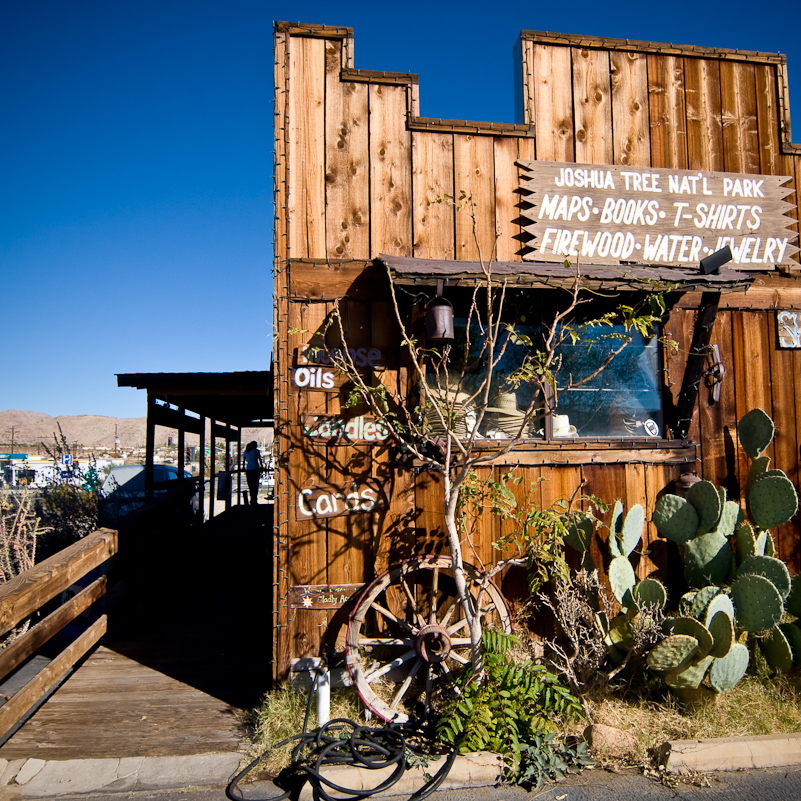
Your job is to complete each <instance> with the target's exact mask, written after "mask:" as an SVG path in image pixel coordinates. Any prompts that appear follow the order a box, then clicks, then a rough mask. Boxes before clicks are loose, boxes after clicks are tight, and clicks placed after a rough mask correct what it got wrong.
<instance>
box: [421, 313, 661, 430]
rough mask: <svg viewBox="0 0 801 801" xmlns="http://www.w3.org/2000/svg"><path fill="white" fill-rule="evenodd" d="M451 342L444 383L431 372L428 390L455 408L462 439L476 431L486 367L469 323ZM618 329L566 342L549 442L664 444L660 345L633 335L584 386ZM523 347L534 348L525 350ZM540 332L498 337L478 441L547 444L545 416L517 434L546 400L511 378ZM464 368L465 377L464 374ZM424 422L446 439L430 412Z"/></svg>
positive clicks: (459, 324) (530, 328)
mask: <svg viewBox="0 0 801 801" xmlns="http://www.w3.org/2000/svg"><path fill="white" fill-rule="evenodd" d="M454 333H455V340H454V342H453V345H452V346H451V361H450V364H449V370H448V375H447V378H446V377H445V375H444V373H443V372H442V371H440V372H439V373H437V371H436V370H435V369H434V363H433V362H432V365H431V369H429V370H428V372H427V375H426V383H427V385H428V388H429V393H430V394H431V396H432V397H440V398H443V399H444V398H445V397H446V394H447V397H448V399H449V402H450V403H452V404H453V411H454V415H453V426H454V430H455V431H456V433H457V434H458V435H459V436H460V437H467V436H469V435H470V434H471V433H472V432H473V431H474V429H475V428H476V424H477V415H476V407H477V406H479V405H480V404H481V398H480V397H479V398H474V399H472V400H471V396H472V395H474V394H475V393H476V392H478V391H480V390H481V382H482V380H483V378H484V376H485V375H486V370H487V364H488V360H489V350H488V347H487V337H486V332H485V330H484V329H483V328H482V327H481V326H480V325H479V324H478V323H476V322H471V324H470V331H469V347H468V329H467V318H465V317H462V318H458V317H457V318H455V319H454ZM626 336H627V335H626V332H625V329H624V328H623V326H620V325H613V326H599V327H597V328H596V329H588V330H587V331H586V332H584V333H583V335H582V338H581V340H580V341H578V342H576V343H575V344H571V342H570V340H569V339H568V340H567V342H565V343H564V344H563V345H562V346H561V348H560V350H559V355H560V357H561V368H560V369H559V371H558V373H557V375H556V388H557V407H556V409H555V410H554V413H553V415H552V436H553V439H555V440H561V439H566V438H593V439H597V438H626V439H630V438H632V437H636V438H647V437H657V438H659V437H662V436H663V431H664V428H663V413H662V397H661V390H660V381H659V377H660V344H659V337H658V336H653V337H650V338H649V339H647V340H646V339H644V338H643V337H642V336H641V335H640V334H638V333H636V332H635V333H634V335H633V340H632V342H630V343H629V344H627V345H626V347H625V348H624V349H623V350H622V351H621V352H620V353H618V354H617V355H616V356H615V357H614V358H613V359H612V361H611V362H610V363H609V364H607V365H606V366H605V367H604V368H603V369H602V370H601V371H600V372H599V373H598V375H596V376H594V377H593V378H590V379H588V378H587V377H588V376H590V375H592V374H593V373H594V372H595V371H596V370H597V369H598V367H599V366H600V365H602V364H603V363H604V360H606V359H607V358H608V356H609V354H610V353H611V352H612V351H613V350H615V349H617V348H618V347H619V346H620V344H621V342H622V341H623V340H624V339H625V337H626ZM528 343H531V344H530V345H529V344H528ZM541 343H542V327H541V326H540V325H539V324H538V323H537V324H531V323H530V322H524V323H520V322H519V321H518V322H517V323H516V325H515V331H514V334H510V333H509V332H507V331H504V332H503V333H502V334H501V336H500V337H499V343H498V348H497V350H496V356H498V354H499V352H500V351H501V350H503V353H502V355H501V356H500V359H499V360H498V362H497V364H496V366H495V369H494V372H493V378H492V384H491V387H490V393H489V397H490V402H489V405H488V408H487V410H486V414H485V415H484V419H483V421H482V422H481V424H480V425H479V427H478V431H477V438H478V439H508V438H512V437H517V436H518V435H521V434H522V436H523V437H524V438H528V439H532V438H533V439H543V438H544V437H545V428H546V427H545V421H544V419H543V418H542V414H541V413H540V414H535V415H534V417H533V419H532V420H531V421H530V422H529V423H527V424H526V426H525V428H523V430H522V432H521V426H522V424H523V420H524V417H525V415H526V411H527V410H528V409H529V408H530V407H533V408H535V409H539V410H540V412H541V410H542V408H543V407H544V405H545V404H544V399H543V397H542V394H541V393H540V392H539V389H538V388H537V387H536V386H535V384H533V383H531V382H523V383H518V382H517V381H515V378H514V374H515V373H516V372H517V371H518V370H519V369H520V367H521V365H522V364H524V362H525V361H526V357H527V355H529V354H531V353H532V352H533V351H534V350H536V349H537V348H538V347H540V346H541ZM462 368H463V369H462ZM427 420H428V423H429V425H430V426H431V429H432V434H434V435H439V436H443V435H444V433H445V427H444V426H443V425H442V422H441V421H440V420H439V419H438V417H437V415H436V414H435V413H432V410H431V409H429V410H428V412H427Z"/></svg>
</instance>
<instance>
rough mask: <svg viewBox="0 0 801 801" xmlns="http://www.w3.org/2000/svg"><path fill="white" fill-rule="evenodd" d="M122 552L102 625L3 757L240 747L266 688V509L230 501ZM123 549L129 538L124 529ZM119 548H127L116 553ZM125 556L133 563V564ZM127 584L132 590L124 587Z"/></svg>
mask: <svg viewBox="0 0 801 801" xmlns="http://www.w3.org/2000/svg"><path fill="white" fill-rule="evenodd" d="M158 536H160V535H159V534H158V532H155V533H154V532H152V531H151V532H148V534H147V536H146V540H150V541H151V544H153V545H154V546H156V545H157V546H158V547H155V548H153V549H151V548H146V549H144V550H142V549H141V546H142V541H141V539H139V538H137V540H136V543H135V546H136V548H137V549H138V550H139V551H141V553H143V554H147V557H146V558H144V557H142V558H139V557H137V558H138V562H134V563H131V561H129V562H128V563H127V564H128V570H127V573H128V575H127V578H126V585H128V584H130V585H131V586H130V587H128V588H127V592H126V598H127V599H128V600H127V601H126V603H125V605H124V608H123V609H121V610H120V611H119V612H118V613H116V614H115V612H113V611H112V612H110V613H109V633H108V634H107V635H106V637H105V638H104V639H103V641H102V642H101V644H100V646H99V647H98V648H96V649H95V650H94V651H93V652H92V653H91V654H90V655H89V656H88V658H87V659H86V660H85V661H84V662H83V663H82V664H81V665H80V666H79V667H78V668H77V669H76V670H75V671H74V672H73V673H72V675H70V676H69V678H68V679H67V680H66V681H65V682H64V683H63V684H62V685H61V687H59V689H58V690H56V692H55V693H54V694H53V695H52V696H51V697H50V698H49V699H48V700H47V701H46V702H45V703H44V704H43V705H42V706H41V708H40V709H39V710H38V711H37V712H36V713H35V714H34V715H33V716H32V717H31V718H30V719H29V720H28V721H27V722H26V723H25V724H24V725H23V726H22V727H21V728H20V729H19V730H18V731H17V732H16V733H15V734H14V735H13V736H12V737H11V738H10V739H9V740H8V741H7V742H6V743H5V744H4V745H3V746H1V747H0V758H5V759H8V760H11V759H23V758H30V757H36V758H38V759H45V760H67V759H102V758H122V757H135V756H185V755H192V754H206V753H217V752H232V751H237V750H239V749H240V748H241V744H242V736H243V719H244V713H245V711H246V710H247V709H249V708H251V707H253V706H255V705H256V704H257V703H258V701H259V699H260V698H261V696H262V695H263V694H264V693H265V692H266V691H267V690H268V689H269V680H270V668H271V665H270V659H271V636H272V614H270V602H271V592H272V581H271V579H270V555H269V548H268V542H269V541H270V539H271V537H272V510H271V508H270V507H268V506H267V505H266V504H265V505H263V506H259V507H257V508H255V509H252V508H248V507H235V508H234V509H231V510H230V511H229V512H228V513H226V514H224V515H221V516H219V517H218V518H215V519H214V520H212V521H211V522H209V523H207V524H206V525H205V526H204V527H203V529H202V530H201V531H199V532H198V531H195V532H191V533H189V534H187V535H186V536H181V537H179V538H178V539H177V540H173V541H169V540H167V541H163V542H160V541H159V540H158V539H156V540H155V541H153V539H152V538H153V537H158ZM121 543H122V544H121V553H123V551H122V549H123V548H124V547H125V545H124V544H125V539H124V535H123V538H122V539H121ZM123 555H125V554H124V553H123ZM131 567H132V568H133V569H131ZM131 590H133V592H131Z"/></svg>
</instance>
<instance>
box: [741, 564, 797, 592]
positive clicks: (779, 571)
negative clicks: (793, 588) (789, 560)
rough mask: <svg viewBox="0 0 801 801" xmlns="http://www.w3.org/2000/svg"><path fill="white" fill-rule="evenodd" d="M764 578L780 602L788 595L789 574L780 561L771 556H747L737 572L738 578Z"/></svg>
mask: <svg viewBox="0 0 801 801" xmlns="http://www.w3.org/2000/svg"><path fill="white" fill-rule="evenodd" d="M747 574H756V575H759V576H764V577H765V578H766V579H767V580H768V581H770V582H771V584H773V586H774V587H776V589H777V590H778V591H779V595H781V597H782V601H784V599H785V598H786V597H787V596H788V595H789V594H790V572H789V571H788V570H787V565H785V564H784V562H782V561H781V559H775V558H774V557H772V556H749V557H748V559H746V560H745V561H744V562H743V563H742V564H741V565H740V567H739V569H738V570H737V575H738V576H745V575H747Z"/></svg>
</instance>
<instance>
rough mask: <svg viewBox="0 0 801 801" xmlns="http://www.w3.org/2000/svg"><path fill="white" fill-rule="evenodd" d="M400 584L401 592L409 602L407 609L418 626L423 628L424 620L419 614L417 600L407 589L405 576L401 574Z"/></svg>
mask: <svg viewBox="0 0 801 801" xmlns="http://www.w3.org/2000/svg"><path fill="white" fill-rule="evenodd" d="M400 585H401V588H402V589H403V594H404V595H405V596H406V600H407V601H408V602H409V610H408V611H410V612H411V613H412V614H413V615H414V619H415V621H416V622H417V627H418V628H420V629H421V628H423V626H425V624H426V621H425V619H424V618H423V616H422V615H421V614H420V612H419V610H418V608H417V601H415V599H414V596H413V595H412V591H411V590H410V589H409V585H408V583H407V582H406V577H405V576H403V575H401V577H400Z"/></svg>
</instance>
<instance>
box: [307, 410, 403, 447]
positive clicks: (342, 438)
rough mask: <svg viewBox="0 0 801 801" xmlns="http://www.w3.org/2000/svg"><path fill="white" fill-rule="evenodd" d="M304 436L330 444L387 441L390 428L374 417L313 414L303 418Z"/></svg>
mask: <svg viewBox="0 0 801 801" xmlns="http://www.w3.org/2000/svg"><path fill="white" fill-rule="evenodd" d="M303 436H305V437H308V438H309V439H311V440H314V441H315V442H325V443H327V444H329V445H352V444H353V443H357V442H370V443H373V442H386V440H387V439H389V428H387V425H386V423H383V422H382V421H381V420H376V419H375V418H374V417H366V416H364V415H360V416H359V417H351V418H347V417H332V416H329V415H321V414H312V415H308V416H307V417H305V418H304V419H303Z"/></svg>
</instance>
